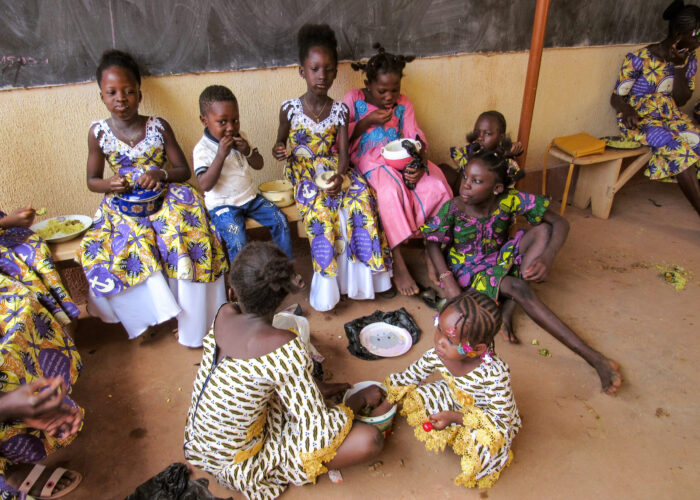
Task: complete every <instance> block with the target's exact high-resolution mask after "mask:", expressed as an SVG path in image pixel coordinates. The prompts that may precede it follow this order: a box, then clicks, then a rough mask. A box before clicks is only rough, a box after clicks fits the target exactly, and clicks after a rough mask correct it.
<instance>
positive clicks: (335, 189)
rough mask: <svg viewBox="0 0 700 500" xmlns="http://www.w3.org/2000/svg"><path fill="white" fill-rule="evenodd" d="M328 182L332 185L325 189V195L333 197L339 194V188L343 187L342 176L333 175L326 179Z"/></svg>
mask: <svg viewBox="0 0 700 500" xmlns="http://www.w3.org/2000/svg"><path fill="white" fill-rule="evenodd" d="M328 181H329V182H332V183H333V184H332V185H331V186H330V187H327V188H326V189H324V191H325V192H326V193H328V195H329V196H335V195H337V194H338V193H339V192H340V188H341V187H342V185H343V176H342V175H340V174H335V175H334V176H333V177H331V178H330V179H328Z"/></svg>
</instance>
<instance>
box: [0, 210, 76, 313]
mask: <svg viewBox="0 0 700 500" xmlns="http://www.w3.org/2000/svg"><path fill="white" fill-rule="evenodd" d="M5 215H6V214H5V213H4V212H2V211H0V218H2V217H5ZM0 272H1V273H3V274H5V275H6V276H7V277H8V278H10V279H14V280H16V281H20V282H21V283H22V284H23V285H24V286H26V287H27V288H29V289H30V290H31V291H32V292H33V293H34V295H35V296H36V298H37V299H38V300H39V302H40V303H41V304H42V305H43V306H44V307H45V308H46V309H47V310H48V311H49V312H50V313H51V314H52V315H53V317H54V318H56V320H57V321H58V322H59V323H61V324H63V325H67V324H68V323H70V320H71V319H72V318H77V317H78V316H79V315H80V311H79V310H78V307H77V306H76V305H75V304H74V303H73V301H72V300H71V298H70V295H68V291H67V290H66V288H65V287H64V286H63V283H62V282H61V277H60V276H59V275H58V271H57V270H56V267H55V266H54V263H53V259H52V258H51V250H49V247H48V245H47V244H46V242H45V241H44V240H42V239H41V238H40V237H39V236H38V235H36V234H35V233H34V232H33V231H32V230H31V229H27V228H24V227H13V228H9V229H2V228H0Z"/></svg>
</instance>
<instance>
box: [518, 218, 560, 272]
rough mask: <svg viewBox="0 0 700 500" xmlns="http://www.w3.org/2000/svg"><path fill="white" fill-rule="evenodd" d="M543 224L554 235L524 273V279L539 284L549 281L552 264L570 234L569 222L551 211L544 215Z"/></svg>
mask: <svg viewBox="0 0 700 500" xmlns="http://www.w3.org/2000/svg"><path fill="white" fill-rule="evenodd" d="M542 222H543V224H549V225H550V226H551V227H552V235H551V236H550V238H549V242H548V243H547V246H546V247H545V249H544V250H543V251H542V253H541V254H540V255H538V256H537V257H535V258H534V259H533V260H532V262H531V263H530V265H529V266H528V268H527V269H525V270H524V271H523V273H522V275H523V278H524V279H525V280H527V281H537V282H539V281H543V280H546V279H547V277H548V276H549V272H550V270H551V269H552V264H553V263H554V257H555V256H556V255H557V253H558V252H559V249H561V247H562V245H563V244H564V242H565V241H566V237H567V235H568V234H569V222H568V221H567V220H566V219H565V218H564V217H562V216H560V215H557V214H555V213H554V212H552V211H551V210H550V209H547V211H546V212H545V213H544V216H543V217H542Z"/></svg>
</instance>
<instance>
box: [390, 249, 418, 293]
mask: <svg viewBox="0 0 700 500" xmlns="http://www.w3.org/2000/svg"><path fill="white" fill-rule="evenodd" d="M392 254H393V256H394V284H395V285H396V289H397V290H398V291H399V293H400V294H401V295H416V294H417V293H418V292H419V291H420V289H419V288H418V285H417V284H416V280H414V279H413V276H411V273H410V272H409V270H408V267H406V262H405V261H404V260H403V255H401V248H400V247H396V248H394V250H393V251H392Z"/></svg>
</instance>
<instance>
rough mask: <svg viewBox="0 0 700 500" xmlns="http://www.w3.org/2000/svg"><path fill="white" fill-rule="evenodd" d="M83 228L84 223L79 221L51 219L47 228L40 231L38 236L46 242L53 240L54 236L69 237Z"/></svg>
mask: <svg viewBox="0 0 700 500" xmlns="http://www.w3.org/2000/svg"><path fill="white" fill-rule="evenodd" d="M82 228H83V223H82V222H80V221H79V220H77V219H66V220H59V219H58V218H55V219H50V220H49V221H48V222H47V224H46V226H44V227H43V228H42V229H39V230H38V231H37V232H36V234H38V235H39V237H40V238H42V239H44V240H48V239H51V238H53V237H54V236H56V235H58V234H59V233H61V234H62V235H64V236H68V235H70V234H73V233H75V232H77V231H80V230H81V229H82Z"/></svg>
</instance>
